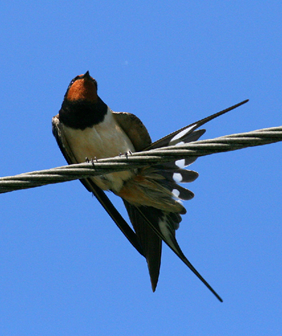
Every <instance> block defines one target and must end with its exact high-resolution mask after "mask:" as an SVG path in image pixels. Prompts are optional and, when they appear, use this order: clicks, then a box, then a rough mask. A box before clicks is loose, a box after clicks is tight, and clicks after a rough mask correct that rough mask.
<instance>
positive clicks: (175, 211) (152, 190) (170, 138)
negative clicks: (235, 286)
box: [52, 71, 248, 301]
mask: <svg viewBox="0 0 282 336" xmlns="http://www.w3.org/2000/svg"><path fill="white" fill-rule="evenodd" d="M247 101H248V100H245V101H243V102H241V103H239V104H236V105H234V106H231V107H230V108H228V109H225V110H223V111H220V112H218V113H215V114H213V115H211V116H209V117H207V118H204V119H201V120H199V121H197V122H194V123H192V124H190V125H188V126H185V127H183V128H181V129H180V130H178V131H176V132H173V133H171V134H169V135H167V136H165V137H164V138H162V139H160V140H158V141H156V142H154V143H152V141H151V138H150V135H149V133H148V131H147V129H146V127H145V126H144V125H143V123H142V122H141V120H140V119H139V118H138V117H136V116H135V115H134V114H131V113H127V112H114V111H112V110H111V109H110V107H109V106H107V105H106V104H105V103H104V102H103V101H102V100H101V98H100V97H99V96H98V85H97V81H96V80H95V79H94V78H92V77H91V76H90V74H89V71H87V72H86V73H85V74H83V75H79V76H76V77H75V78H74V79H73V80H72V81H71V82H70V84H69V86H68V88H67V91H66V93H65V96H64V100H63V103H62V106H61V109H60V110H59V113H58V114H57V115H56V116H54V117H53V118H52V131H53V135H54V136H55V138H56V141H57V143H58V146H59V148H60V149H61V151H62V154H63V155H64V157H65V159H66V161H67V162H68V164H76V163H81V162H85V160H86V158H90V159H94V158H95V159H96V160H99V159H102V158H109V157H114V156H118V155H120V154H121V153H130V152H139V151H143V150H150V149H156V148H161V147H165V146H175V145H178V144H183V143H188V142H191V141H196V140H198V139H199V138H200V137H201V136H202V135H203V134H204V133H205V130H204V129H201V130H198V128H199V127H200V126H202V125H203V124H205V123H207V122H208V121H210V120H212V119H214V118H216V117H218V116H220V115H222V114H224V113H226V112H228V111H230V110H232V109H234V108H236V107H238V106H240V105H242V104H244V103H246V102H247ZM195 160H196V157H190V158H186V159H183V160H176V161H175V162H169V163H160V164H153V165H148V166H146V167H142V168H139V169H132V170H127V171H122V172H115V173H109V174H105V175H99V176H95V177H89V178H86V179H81V180H80V181H81V182H82V184H83V185H84V186H85V188H86V189H87V190H88V191H90V192H91V193H93V194H94V195H95V196H96V198H97V199H98V201H99V202H100V203H101V205H102V206H103V207H104V209H105V210H106V211H107V212H108V214H109V215H110V217H111V218H112V219H113V221H114V222H115V223H116V225H117V226H118V227H119V229H120V230H121V231H122V232H123V233H124V235H125V236H126V238H127V239H128V240H129V242H130V243H131V244H132V245H133V246H134V248H135V249H136V250H137V251H138V252H139V253H140V254H141V255H142V256H144V257H145V258H146V261H147V264H148V269H149V274H150V279H151V286H152V290H153V291H155V289H156V286H157V283H158V278H159V272H160V265H161V252H162V241H164V242H165V243H166V244H167V245H168V246H169V247H170V248H171V250H172V251H173V252H174V253H175V254H176V255H177V256H178V257H179V258H180V259H181V260H182V261H183V262H184V264H186V265H187V266H188V267H189V268H190V270H191V271H192V272H193V273H194V274H195V275H196V276H197V277H198V278H199V279H200V280H201V281H202V282H203V283H204V284H205V286H206V287H207V288H208V289H209V290H210V291H211V292H212V293H213V294H214V295H215V296H216V297H217V298H218V299H219V300H220V301H222V299H221V297H220V296H219V295H218V294H217V293H216V292H215V290H214V289H213V288H212V287H211V286H210V285H209V283H208V282H207V281H206V280H205V279H204V278H203V277H202V276H201V275H200V273H199V272H198V271H197V270H196V269H195V268H194V267H193V265H192V264H191V263H190V262H189V260H188V259H187V258H186V257H185V255H184V253H183V252H182V250H181V248H180V247H179V245H178V243H177V240H176V237H175V231H176V230H177V229H178V227H179V223H180V222H181V220H182V218H181V215H184V214H185V213H186V209H185V208H184V206H183V204H182V200H190V199H191V198H193V196H194V194H193V193H192V192H191V191H190V190H188V189H186V188H184V187H182V186H180V185H179V184H178V183H185V182H192V181H194V180H195V179H196V178H197V177H198V173H197V172H195V171H192V170H187V169H184V168H186V167H187V166H188V165H190V164H192V163H193V162H194V161H195ZM105 191H111V192H113V193H114V194H115V195H117V196H119V197H121V198H122V200H123V202H124V205H125V207H126V210H127V212H128V215H129V219H130V221H131V223H132V226H133V229H132V228H131V226H130V225H129V224H128V223H127V222H126V220H125V219H124V218H123V217H122V216H121V215H120V213H119V212H118V210H117V209H116V208H115V207H114V205H113V204H112V202H111V201H110V200H109V198H108V197H107V195H106V194H105Z"/></svg>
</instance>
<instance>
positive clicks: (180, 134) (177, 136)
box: [169, 125, 195, 145]
mask: <svg viewBox="0 0 282 336" xmlns="http://www.w3.org/2000/svg"><path fill="white" fill-rule="evenodd" d="M194 126H195V125H192V126H190V127H187V128H185V129H184V130H182V131H181V132H179V133H177V134H176V135H175V136H174V137H173V138H172V139H171V140H170V142H169V144H170V145H171V144H172V142H175V141H176V140H178V139H181V138H182V137H183V136H184V135H186V134H187V133H189V132H190V130H191V129H192V128H193V127H194Z"/></svg>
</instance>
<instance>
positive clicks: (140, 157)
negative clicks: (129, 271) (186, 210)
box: [0, 126, 282, 193]
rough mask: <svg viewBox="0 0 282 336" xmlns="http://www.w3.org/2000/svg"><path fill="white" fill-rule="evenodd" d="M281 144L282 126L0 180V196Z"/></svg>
mask: <svg viewBox="0 0 282 336" xmlns="http://www.w3.org/2000/svg"><path fill="white" fill-rule="evenodd" d="M279 141H282V126H279V127H271V128H264V129H259V130H256V131H251V132H247V133H238V134H231V135H226V136H222V137H218V138H214V139H208V140H199V141H195V142H190V143H187V144H183V145H177V146H170V147H162V148H158V149H153V150H149V151H142V152H135V153H132V155H131V154H129V155H128V154H126V155H122V156H118V157H113V158H108V159H100V160H99V161H92V162H90V163H88V162H85V163H80V164H73V165H67V166H62V167H57V168H53V169H46V170H39V171H33V172H29V173H23V174H19V175H15V176H6V177H2V178H0V193H6V192H11V191H14V190H20V189H29V188H35V187H39V186H43V185H47V184H53V183H60V182H66V181H72V180H76V179H82V178H86V177H90V176H95V175H104V174H109V173H113V172H117V171H122V170H128V169H134V168H137V167H142V166H146V165H148V164H154V163H155V164H156V163H158V164H159V163H161V162H168V161H173V160H174V161H175V160H180V159H184V158H187V157H191V156H197V157H199V156H206V155H211V154H215V153H222V152H228V151H233V150H238V149H242V148H247V147H253V146H261V145H266V144H271V143H275V142H279Z"/></svg>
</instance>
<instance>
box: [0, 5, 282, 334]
mask: <svg viewBox="0 0 282 336" xmlns="http://www.w3.org/2000/svg"><path fill="white" fill-rule="evenodd" d="M0 16H1V20H0V25H1V39H0V61H1V63H0V64H1V81H0V97H1V104H2V108H1V112H0V113H1V123H0V136H1V147H0V156H1V165H0V172H1V173H0V175H1V176H6V175H14V174H18V173H23V172H28V171H33V170H40V169H47V168H52V167H57V166H62V165H64V164H65V161H64V158H63V156H62V154H61V153H60V151H59V149H58V147H57V144H56V142H55V139H54V138H53V136H52V134H51V118H52V116H54V115H55V114H57V112H58V110H59V108H60V105H61V102H62V99H63V95H64V93H65V91H66V88H67V86H68V83H69V81H70V80H71V79H72V78H73V77H75V76H76V75H78V74H81V73H84V72H85V71H86V70H89V71H90V73H91V75H92V76H93V77H94V78H96V79H97V81H98V84H99V95H100V97H101V98H102V99H103V100H104V101H105V102H106V103H107V104H108V105H109V106H110V107H111V108H112V109H113V110H115V111H128V112H132V113H134V114H136V115H138V116H139V117H140V118H141V119H142V121H143V122H144V123H145V125H146V126H147V128H148V130H149V132H150V134H151V136H152V138H153V140H157V139H158V138H160V137H162V136H164V135H166V134H168V133H169V132H172V131H174V130H176V129H178V128H180V127H183V126H185V125H187V124H190V123H191V122H193V121H196V120H198V119H201V118H203V117H205V116H207V115H209V114H212V113H214V112H217V111H219V110H221V109H224V108H226V107H228V106H230V105H233V104H235V103H237V102H239V101H241V100H244V99H247V98H249V99H250V102H249V103H248V104H247V105H245V106H243V107H241V108H239V109H237V110H235V111H232V112H230V113H229V114H227V115H224V116H222V117H220V118H218V119H216V120H214V121H212V122H211V123H210V124H208V125H207V127H206V128H207V133H206V134H205V135H204V138H213V137H217V136H220V135H226V134H232V133H239V132H245V131H251V130H255V129H260V128H264V127H271V126H279V125H281V124H282V113H281V105H282V97H281V91H282V80H281V77H282V66H281V59H282V37H281V31H282V23H281V16H282V3H281V1H222V0H219V1H198V2H196V1H158V0H156V1H146V0H145V1H128V0H124V1H73V0H69V1H61V0H58V1H53V2H52V1H2V2H1V4H0ZM281 150H282V143H278V144H273V145H268V146H262V147H257V148H250V149H244V150H240V151H236V152H230V153H225V154H217V155H212V156H209V157H204V158H200V159H198V160H197V161H196V162H195V164H193V166H192V167H191V168H192V169H194V170H196V171H198V172H199V174H200V177H199V178H198V180H197V181H195V182H194V183H192V184H191V185H189V187H190V189H191V190H192V191H193V192H194V193H195V198H194V199H193V200H191V201H189V202H186V204H185V205H186V208H187V215H186V216H185V217H184V219H183V221H182V223H181V226H180V229H179V230H178V231H177V238H178V241H179V243H180V245H181V247H182V249H183V251H184V252H185V254H186V255H187V257H188V259H189V260H190V261H191V262H192V263H193V264H194V265H195V267H196V268H197V269H198V270H199V272H200V273H201V274H202V275H203V276H204V277H205V278H206V279H207V280H208V281H209V282H210V283H211V285H212V286H213V287H214V288H215V289H216V290H217V291H218V292H219V293H220V295H221V296H222V297H223V299H224V302H223V303H220V302H218V301H217V300H216V299H215V297H214V296H213V295H212V294H211V293H210V292H209V291H208V290H207V289H206V288H205V287H204V286H203V284H202V283H201V282H200V281H199V280H198V279H197V278H196V277H195V276H194V275H193V274H192V273H191V271H189V269H187V267H186V266H185V265H184V264H183V263H182V262H181V261H180V260H178V258H177V257H176V256H175V255H174V254H173V253H172V252H171V251H170V250H169V249H168V248H167V247H166V246H165V247H164V251H163V259H162V268H161V275H160V280H159V284H158V287H157V291H156V292H155V293H152V292H151V288H150V282H149V276H148V271H147V266H146V263H145V260H144V259H143V258H142V257H141V256H140V255H139V254H138V253H137V252H136V251H135V250H134V249H133V248H132V247H131V246H130V245H129V243H128V242H127V241H126V239H125V238H124V237H123V235H122V234H121V233H120V232H119V230H118V229H117V228H116V226H115V224H114V223H113V222H112V221H111V219H110V218H109V217H108V216H107V215H106V213H105V211H104V210H103V209H102V207H101V206H100V205H99V204H98V202H97V201H96V199H95V198H94V197H92V196H91V194H90V193H88V192H87V191H86V190H85V189H84V187H83V186H82V185H81V184H80V183H79V182H78V181H74V182H69V183H61V184H57V185H51V186H50V185H49V186H46V187H41V188H36V189H31V190H26V191H17V192H12V193H8V194H3V195H0V197H1V202H0V218H1V221H0V334H1V335H3V336H23V335H28V336H32V335H40V336H41V335H44V336H45V335H46V336H47V335H68V336H72V335H78V336H81V335H82V336H84V335H99V336H104V335H122V336H124V335H134V336H141V335H142V336H147V335H148V336H149V335H165V336H171V335H178V336H182V335H183V336H184V335H197V336H202V335H208V336H213V335H215V336H219V335H220V336H221V335H223V336H230V335H236V336H238V335H240V336H242V335H256V336H260V335H281V334H282V325H281V324H282V323H281V316H282V303H281V302H282V291H281V282H282V270H281V266H282V247H281V241H282V226H281V217H282V208H281V199H282V192H281V180H282V172H281ZM116 204H117V207H118V208H119V209H120V210H121V212H122V214H124V215H125V211H124V209H123V207H122V204H121V202H120V201H117V202H116Z"/></svg>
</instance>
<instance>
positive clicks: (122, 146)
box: [64, 107, 135, 191]
mask: <svg viewBox="0 0 282 336" xmlns="http://www.w3.org/2000/svg"><path fill="white" fill-rule="evenodd" d="M64 132H65V135H66V138H67V141H68V144H69V146H70V148H71V149H72V152H73V154H74V156H75V158H76V160H77V162H85V158H88V159H89V160H91V159H101V158H108V157H114V156H118V155H119V154H121V153H122V154H124V153H126V152H128V151H131V152H135V148H134V146H133V144H132V142H131V141H130V139H129V138H128V136H127V135H126V134H125V133H124V131H123V130H122V129H121V128H120V126H119V125H118V124H117V123H116V122H115V119H114V117H113V114H112V110H111V109H110V108H109V107H108V111H107V114H106V115H105V118H104V120H103V121H102V122H101V123H99V124H98V125H95V126H93V127H91V128H90V127H87V128H86V129H84V130H83V131H82V130H75V129H72V128H69V127H64ZM94 162H95V160H94ZM132 175H133V173H132V172H130V171H124V172H118V173H112V174H107V175H104V176H103V177H102V176H101V177H93V181H94V182H95V183H96V184H97V185H98V186H99V187H100V188H102V189H104V190H107V189H111V190H113V191H119V190H120V189H121V187H122V186H123V182H124V181H126V180H128V179H129V178H131V177H132Z"/></svg>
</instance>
